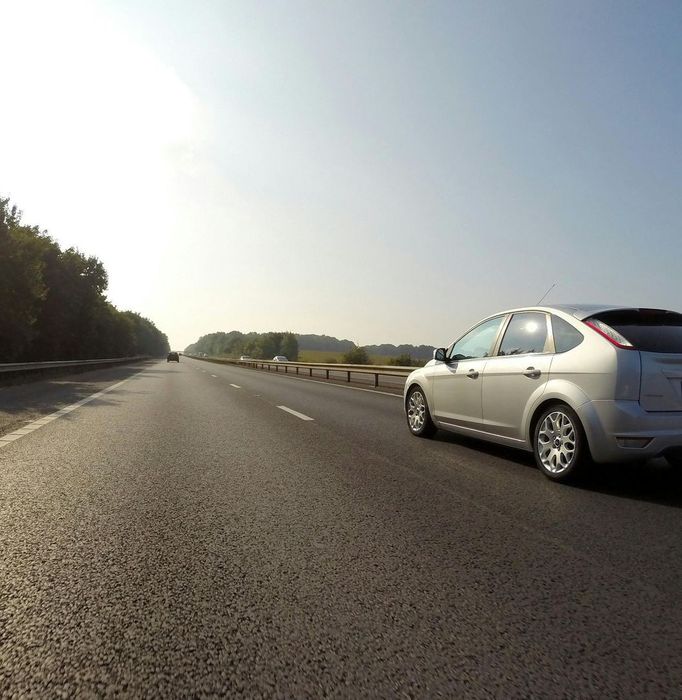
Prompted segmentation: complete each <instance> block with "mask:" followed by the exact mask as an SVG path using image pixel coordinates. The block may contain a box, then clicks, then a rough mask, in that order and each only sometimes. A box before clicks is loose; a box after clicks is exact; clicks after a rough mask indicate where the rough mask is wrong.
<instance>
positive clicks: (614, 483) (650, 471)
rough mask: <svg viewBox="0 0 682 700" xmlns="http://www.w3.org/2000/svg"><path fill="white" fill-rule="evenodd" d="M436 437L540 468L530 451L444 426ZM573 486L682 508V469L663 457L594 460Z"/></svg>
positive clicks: (527, 466)
mask: <svg viewBox="0 0 682 700" xmlns="http://www.w3.org/2000/svg"><path fill="white" fill-rule="evenodd" d="M434 440H435V441H437V442H448V443H452V444H456V445H460V446H461V447H466V448H467V449H470V450H472V451H473V452H479V453H482V454H486V455H488V456H491V457H497V458H499V459H504V460H508V461H510V462H514V463H516V464H517V465H519V467H526V468H528V469H537V467H536V465H535V459H534V458H533V455H532V454H531V453H530V452H525V451H522V450H515V449H512V448H510V447H505V446H503V445H496V444H494V443H490V442H485V441H482V440H476V439H474V438H469V437H464V436H459V435H455V434H453V433H447V432H444V431H442V430H439V431H438V432H437V433H436V435H435V437H434ZM538 476H540V474H538ZM557 486H558V485H557ZM571 487H572V488H576V489H580V490H585V491H593V492H595V493H602V494H605V495H611V496H617V497H619V498H629V499H633V500H638V501H647V502H649V503H656V504H658V505H664V506H671V507H673V508H682V469H678V468H675V467H672V466H670V465H669V464H668V463H667V462H666V461H665V460H664V459H662V458H660V459H651V460H648V461H646V462H619V463H615V464H594V463H591V464H589V465H588V466H587V468H586V470H585V472H584V473H583V474H582V475H581V477H580V478H579V479H578V480H577V481H576V482H575V483H572V484H571Z"/></svg>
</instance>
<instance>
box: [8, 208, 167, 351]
mask: <svg viewBox="0 0 682 700" xmlns="http://www.w3.org/2000/svg"><path fill="white" fill-rule="evenodd" d="M107 284H108V278H107V272H106V270H105V269H104V266H103V265H102V263H101V262H100V261H99V260H98V259H97V258H96V257H93V256H89V257H88V256H85V255H83V254H82V253H80V252H79V251H78V250H76V249H75V248H68V249H66V250H62V249H61V248H60V247H59V245H58V244H57V242H56V241H54V240H53V239H52V238H50V237H49V236H48V235H47V233H46V232H45V231H40V230H39V229H38V227H37V226H27V225H25V224H22V222H21V212H20V211H18V209H17V207H16V206H12V205H10V201H9V199H3V198H0V362H31V361H44V360H87V359H97V358H105V357H132V356H135V355H151V356H161V355H164V354H165V353H167V352H168V350H169V346H168V338H167V337H166V336H165V334H164V333H162V332H161V331H160V330H159V329H158V328H157V327H156V326H155V325H154V324H153V323H152V322H151V321H150V320H149V319H147V318H144V317H143V316H140V315H139V314H137V313H134V312H132V311H119V310H118V309H117V308H116V307H115V306H113V305H112V304H111V303H109V302H108V301H107V299H106V296H105V291H106V289H107Z"/></svg>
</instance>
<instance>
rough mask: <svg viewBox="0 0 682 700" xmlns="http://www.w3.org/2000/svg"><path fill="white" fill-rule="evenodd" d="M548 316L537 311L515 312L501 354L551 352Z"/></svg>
mask: <svg viewBox="0 0 682 700" xmlns="http://www.w3.org/2000/svg"><path fill="white" fill-rule="evenodd" d="M548 341H549V339H548V335H547V317H546V316H545V314H543V313H538V312H536V311H525V312H523V313H519V314H514V315H513V316H512V318H511V321H509V325H508V326H507V330H506V331H505V332H504V338H502V343H501V345H500V352H499V353H498V354H499V355H526V354H528V353H531V352H549V342H548Z"/></svg>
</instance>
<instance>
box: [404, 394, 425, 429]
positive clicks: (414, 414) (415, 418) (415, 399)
mask: <svg viewBox="0 0 682 700" xmlns="http://www.w3.org/2000/svg"><path fill="white" fill-rule="evenodd" d="M407 421H408V423H409V425H410V430H412V432H415V433H417V432H419V431H420V430H421V429H422V428H423V427H424V423H425V421H426V402H425V401H424V395H423V394H422V393H421V391H419V390H416V391H413V392H412V393H411V394H410V398H409V399H408V402H407Z"/></svg>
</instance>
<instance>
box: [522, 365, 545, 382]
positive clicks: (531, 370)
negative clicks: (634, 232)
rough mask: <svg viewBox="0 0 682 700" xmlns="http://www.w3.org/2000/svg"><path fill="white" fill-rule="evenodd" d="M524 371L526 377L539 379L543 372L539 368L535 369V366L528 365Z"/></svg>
mask: <svg viewBox="0 0 682 700" xmlns="http://www.w3.org/2000/svg"><path fill="white" fill-rule="evenodd" d="M523 373H524V374H525V375H526V377H532V378H533V379H537V378H538V377H539V376H540V375H541V374H542V372H541V371H540V370H539V369H535V367H526V369H525V370H524V372H523Z"/></svg>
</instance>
